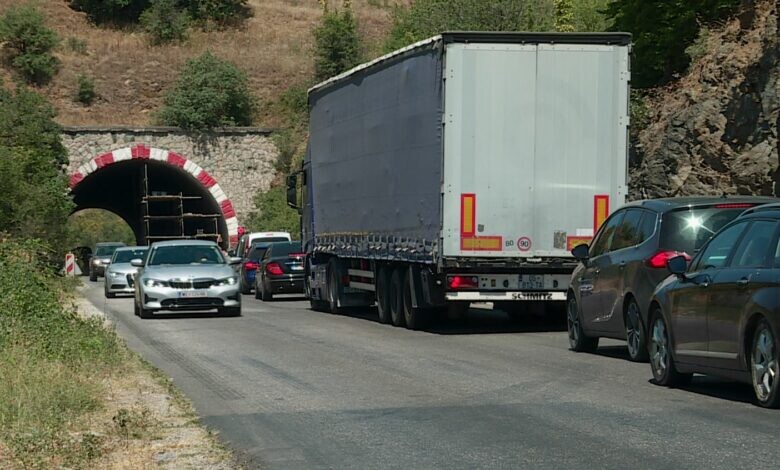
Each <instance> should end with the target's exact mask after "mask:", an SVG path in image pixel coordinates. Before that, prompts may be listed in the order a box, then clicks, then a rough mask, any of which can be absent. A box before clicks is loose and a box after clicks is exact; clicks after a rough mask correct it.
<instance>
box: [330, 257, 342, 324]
mask: <svg viewBox="0 0 780 470" xmlns="http://www.w3.org/2000/svg"><path fill="white" fill-rule="evenodd" d="M327 290H328V310H329V311H330V313H334V314H339V313H341V309H340V308H339V295H340V294H341V282H340V279H339V272H338V266H336V259H335V258H331V260H330V261H328V282H327Z"/></svg>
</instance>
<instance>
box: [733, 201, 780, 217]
mask: <svg viewBox="0 0 780 470" xmlns="http://www.w3.org/2000/svg"><path fill="white" fill-rule="evenodd" d="M739 218H740V219H759V218H761V219H765V218H768V219H780V202H776V203H774V204H765V205H763V206H758V207H752V208H750V209H748V210H746V211H745V212H743V213H742V214H741V215H740V216H739Z"/></svg>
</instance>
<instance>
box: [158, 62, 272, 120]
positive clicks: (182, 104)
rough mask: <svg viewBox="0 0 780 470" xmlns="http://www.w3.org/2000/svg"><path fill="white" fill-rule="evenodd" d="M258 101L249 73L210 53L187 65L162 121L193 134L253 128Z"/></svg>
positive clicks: (167, 101) (169, 95) (167, 97)
mask: <svg viewBox="0 0 780 470" xmlns="http://www.w3.org/2000/svg"><path fill="white" fill-rule="evenodd" d="M256 103H257V100H256V98H255V97H254V95H253V94H252V92H251V91H250V90H249V83H248V80H247V76H246V73H244V72H243V71H242V70H240V69H239V68H237V67H236V66H235V65H233V64H232V63H230V62H228V61H224V60H220V59H219V58H217V57H215V56H214V55H212V54H211V53H210V52H206V53H204V54H203V55H201V56H200V57H197V58H195V59H191V60H189V61H188V62H187V64H186V65H185V67H184V70H183V71H182V72H181V75H180V77H179V80H178V82H177V83H176V85H175V86H174V87H173V88H172V89H171V90H170V91H168V93H166V95H165V99H164V107H163V109H162V110H161V111H160V113H159V119H160V121H161V122H162V123H163V124H164V125H168V126H179V127H183V128H185V129H191V130H205V129H209V128H213V127H221V126H249V125H251V124H252V121H253V117H254V114H255V110H256V106H257V105H256Z"/></svg>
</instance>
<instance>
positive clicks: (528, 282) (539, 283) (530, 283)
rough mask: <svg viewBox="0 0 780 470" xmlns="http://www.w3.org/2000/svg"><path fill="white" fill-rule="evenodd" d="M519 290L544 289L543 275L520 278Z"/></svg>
mask: <svg viewBox="0 0 780 470" xmlns="http://www.w3.org/2000/svg"><path fill="white" fill-rule="evenodd" d="M520 288H521V289H544V275H541V274H539V275H525V276H520Z"/></svg>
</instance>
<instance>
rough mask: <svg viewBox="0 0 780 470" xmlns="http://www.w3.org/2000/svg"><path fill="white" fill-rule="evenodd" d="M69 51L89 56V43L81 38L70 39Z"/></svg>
mask: <svg viewBox="0 0 780 470" xmlns="http://www.w3.org/2000/svg"><path fill="white" fill-rule="evenodd" d="M67 44H68V49H70V50H71V51H73V52H76V53H78V54H81V55H86V54H87V41H85V40H83V39H79V38H74V37H69V38H68V42H67Z"/></svg>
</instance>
